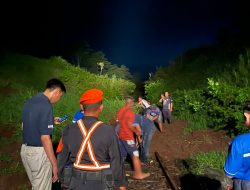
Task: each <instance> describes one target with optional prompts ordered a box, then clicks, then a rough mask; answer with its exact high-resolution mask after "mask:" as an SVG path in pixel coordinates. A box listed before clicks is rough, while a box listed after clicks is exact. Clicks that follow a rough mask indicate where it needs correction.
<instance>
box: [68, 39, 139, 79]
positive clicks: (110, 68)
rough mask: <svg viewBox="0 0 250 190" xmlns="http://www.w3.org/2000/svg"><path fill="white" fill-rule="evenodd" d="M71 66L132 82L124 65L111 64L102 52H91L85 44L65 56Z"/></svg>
mask: <svg viewBox="0 0 250 190" xmlns="http://www.w3.org/2000/svg"><path fill="white" fill-rule="evenodd" d="M65 58H66V59H67V60H69V62H70V63H72V64H73V65H75V66H77V67H80V68H83V69H85V70H87V71H89V72H90V73H94V74H100V75H106V76H109V77H113V76H119V78H122V79H126V80H132V79H134V77H132V75H131V73H130V72H129V69H128V68H127V67H126V66H125V65H121V66H118V65H116V64H112V63H111V62H110V61H109V60H108V59H107V58H106V56H105V54H104V53H103V52H102V51H94V50H92V49H91V48H90V47H89V45H88V44H87V42H85V43H83V45H81V46H80V47H78V48H76V50H73V51H72V52H69V53H68V55H66V56H65Z"/></svg>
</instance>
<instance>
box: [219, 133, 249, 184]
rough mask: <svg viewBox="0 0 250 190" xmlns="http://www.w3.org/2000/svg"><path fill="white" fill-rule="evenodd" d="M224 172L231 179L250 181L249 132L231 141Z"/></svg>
mask: <svg viewBox="0 0 250 190" xmlns="http://www.w3.org/2000/svg"><path fill="white" fill-rule="evenodd" d="M224 171H225V173H226V175H228V176H231V177H233V178H237V179H242V180H250V132H249V133H246V134H243V135H239V136H237V137H236V138H235V139H233V140H232V142H231V144H230V146H229V150H228V155H227V159H226V162H225V166H224Z"/></svg>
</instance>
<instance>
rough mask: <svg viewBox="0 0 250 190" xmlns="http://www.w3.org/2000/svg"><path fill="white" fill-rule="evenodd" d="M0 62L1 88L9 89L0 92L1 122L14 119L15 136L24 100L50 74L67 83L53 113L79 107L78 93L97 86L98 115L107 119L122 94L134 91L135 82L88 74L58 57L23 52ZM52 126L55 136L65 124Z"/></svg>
mask: <svg viewBox="0 0 250 190" xmlns="http://www.w3.org/2000/svg"><path fill="white" fill-rule="evenodd" d="M2 63H3V64H2V65H1V66H0V88H1V89H7V90H8V91H9V92H10V93H5V92H3V93H0V101H1V106H0V111H1V114H0V123H14V124H16V126H17V132H16V137H18V136H20V134H21V127H20V123H21V114H22V107H23V104H24V102H25V101H26V100H27V99H29V98H30V97H32V96H33V95H35V94H37V93H38V92H39V91H43V90H44V87H45V83H46V81H47V80H48V79H50V78H59V79H60V80H62V81H63V82H64V84H65V86H66V89H67V93H66V94H65V95H64V96H63V97H62V98H61V100H60V101H59V102H58V103H56V104H55V105H54V115H55V116H63V115H64V114H68V115H70V117H71V118H70V120H68V121H67V122H70V121H71V119H72V117H73V115H74V113H75V112H76V111H78V110H79V98H80V96H81V94H82V93H83V92H84V91H86V90H87V89H90V88H99V89H101V90H103V92H104V106H105V108H104V111H103V113H102V114H101V116H100V119H102V120H103V121H104V122H110V120H112V119H113V118H114V117H115V116H114V115H115V113H116V111H117V110H118V108H119V107H120V106H121V105H122V103H123V101H122V98H123V97H124V96H126V95H131V94H132V93H133V92H134V89H135V84H134V83H132V82H130V81H127V80H124V79H120V78H117V77H115V76H113V77H112V78H109V77H108V76H105V75H104V76H103V75H102V76H99V75H95V74H91V73H89V72H87V71H85V70H82V69H81V68H79V67H75V66H72V65H70V64H69V63H68V62H66V61H65V60H63V59H62V58H60V57H52V58H50V59H39V58H34V57H31V56H24V55H11V56H10V55H9V56H8V57H4V58H3V59H2ZM67 122H65V123H63V124H62V126H57V127H55V135H54V137H55V139H56V140H57V139H58V138H59V136H60V134H61V131H62V129H63V128H64V126H65V125H66V124H67Z"/></svg>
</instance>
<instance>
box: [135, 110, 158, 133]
mask: <svg viewBox="0 0 250 190" xmlns="http://www.w3.org/2000/svg"><path fill="white" fill-rule="evenodd" d="M134 123H135V124H139V125H140V127H141V130H142V133H145V132H150V131H151V130H152V129H153V128H154V127H155V126H154V123H153V122H152V121H151V120H150V119H148V118H147V117H144V116H143V115H140V114H135V121H134Z"/></svg>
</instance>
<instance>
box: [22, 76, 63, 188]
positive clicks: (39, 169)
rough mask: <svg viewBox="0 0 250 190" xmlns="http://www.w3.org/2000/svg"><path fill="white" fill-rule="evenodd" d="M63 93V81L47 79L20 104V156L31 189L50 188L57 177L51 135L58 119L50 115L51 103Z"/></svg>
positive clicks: (51, 112) (51, 110) (51, 113)
mask: <svg viewBox="0 0 250 190" xmlns="http://www.w3.org/2000/svg"><path fill="white" fill-rule="evenodd" d="M64 92H66V88H65V86H64V84H63V83H62V82H61V81H60V80H58V79H51V80H49V81H48V82H47V85H46V89H45V91H44V92H43V93H39V94H37V95H36V96H34V97H32V98H31V99H29V100H28V101H27V102H26V103H25V104H24V107H23V115H22V127H23V144H22V147H21V158H22V162H23V165H24V168H25V170H26V173H27V175H28V177H29V180H30V182H31V185H32V189H35V190H51V187H52V182H56V181H57V180H58V176H57V161H56V157H55V154H54V150H53V146H52V140H51V136H52V134H53V127H54V124H59V122H58V121H57V120H58V119H59V118H54V115H53V109H52V104H55V103H56V102H57V101H59V100H60V98H61V96H62V95H63V93H64Z"/></svg>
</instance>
